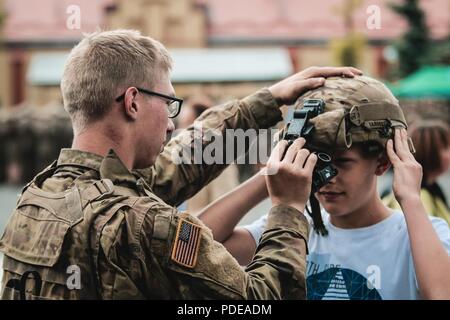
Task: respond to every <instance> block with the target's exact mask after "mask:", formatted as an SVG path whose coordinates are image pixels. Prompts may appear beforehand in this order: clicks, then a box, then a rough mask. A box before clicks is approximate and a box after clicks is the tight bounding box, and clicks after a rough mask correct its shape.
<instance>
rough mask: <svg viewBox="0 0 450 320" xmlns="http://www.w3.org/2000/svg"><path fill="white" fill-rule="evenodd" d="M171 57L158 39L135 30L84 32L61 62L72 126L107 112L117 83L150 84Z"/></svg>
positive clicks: (167, 70) (167, 69) (166, 70)
mask: <svg viewBox="0 0 450 320" xmlns="http://www.w3.org/2000/svg"><path fill="white" fill-rule="evenodd" d="M171 67H172V59H171V57H170V55H169V53H168V52H167V50H166V48H165V47H164V46H163V45H162V44H161V43H160V42H158V41H156V40H154V39H152V38H150V37H145V36H143V35H141V33H140V32H139V31H135V30H114V31H102V32H94V33H91V34H87V35H85V37H84V38H83V40H81V41H80V43H78V44H77V45H76V46H75V47H74V48H73V49H72V51H71V52H70V54H69V57H68V59H67V61H66V63H65V66H64V72H63V76H62V80H61V92H62V96H63V101H64V108H65V109H66V111H67V112H68V113H69V115H70V116H71V119H72V123H73V126H74V129H78V130H81V129H82V128H84V127H85V126H86V125H88V124H89V123H91V122H94V121H95V120H98V119H100V118H101V117H102V116H103V115H104V114H106V113H107V112H108V111H109V110H110V108H111V105H112V102H113V100H114V98H115V95H116V94H117V90H118V89H119V88H120V87H126V86H149V87H150V88H152V87H153V86H154V85H155V83H156V81H157V80H158V77H161V76H162V75H164V72H165V73H168V72H169V71H170V69H171Z"/></svg>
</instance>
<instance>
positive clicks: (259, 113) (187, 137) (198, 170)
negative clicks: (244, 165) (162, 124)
mask: <svg viewBox="0 0 450 320" xmlns="http://www.w3.org/2000/svg"><path fill="white" fill-rule="evenodd" d="M281 120H282V116H281V112H280V110H279V107H278V105H277V102H276V101H275V99H274V98H273V96H272V94H271V93H270V91H269V90H268V89H261V90H260V91H258V92H256V93H255V94H253V95H250V96H248V97H246V98H244V99H242V100H236V101H232V102H229V103H226V104H224V105H221V106H216V107H213V108H210V109H209V110H207V111H206V112H205V113H203V114H202V115H201V117H200V118H198V120H197V121H200V122H201V129H199V128H198V126H191V127H189V128H187V129H186V130H183V131H182V132H181V133H180V134H179V135H177V136H176V137H175V138H174V139H172V140H171V141H170V142H169V143H168V144H167V146H166V147H165V148H164V151H163V152H162V153H161V154H160V156H159V157H158V159H157V160H156V163H155V165H154V166H153V167H152V168H148V169H142V170H136V173H137V174H138V175H139V176H141V177H143V178H144V179H146V181H147V182H149V185H150V186H152V189H153V192H154V193H155V194H156V195H158V196H159V197H160V198H161V199H163V200H164V201H165V202H167V203H168V204H170V205H173V206H176V205H178V204H180V203H182V202H183V201H185V200H186V199H189V198H190V197H191V196H193V195H194V194H196V193H197V192H198V191H199V190H200V189H201V188H203V187H204V186H205V185H206V184H208V183H209V182H210V181H211V180H213V179H214V178H215V177H217V176H218V175H219V174H220V173H221V172H222V171H223V170H224V169H225V168H226V167H227V163H225V162H228V164H229V162H232V161H234V160H235V159H237V158H238V157H239V156H240V155H242V154H243V153H246V152H247V151H248V148H249V145H250V143H246V144H245V147H244V148H243V150H241V151H242V152H241V153H239V152H233V157H231V156H229V155H227V157H230V158H231V159H232V160H231V161H222V163H224V164H214V165H211V163H209V164H207V163H206V162H205V161H197V160H196V159H198V158H194V156H195V153H194V151H193V150H194V149H193V148H194V145H197V146H201V148H197V149H200V150H205V147H206V146H207V145H208V144H210V143H211V142H213V141H215V140H214V139H210V138H209V137H208V138H206V137H207V136H208V135H210V134H211V133H213V134H214V135H221V136H222V137H223V136H225V132H226V131H225V130H226V129H243V130H247V129H255V130H257V129H267V128H269V127H271V126H274V125H275V124H277V123H278V122H279V121H281ZM255 133H256V132H255ZM196 137H199V138H197V139H195V138H196ZM196 141H198V142H196ZM196 143H197V144H196ZM220 148H221V149H222V150H223V153H222V154H226V150H225V148H226V143H223V145H222V146H221V147H220ZM233 151H235V150H233ZM186 154H187V156H186ZM180 155H182V157H180ZM175 158H177V159H178V160H180V159H183V161H180V162H181V164H177V163H176V161H175V162H174V159H175ZM184 160H189V161H184ZM228 160H229V159H228ZM186 162H190V163H186ZM198 162H200V164H198Z"/></svg>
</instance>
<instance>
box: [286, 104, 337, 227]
mask: <svg viewBox="0 0 450 320" xmlns="http://www.w3.org/2000/svg"><path fill="white" fill-rule="evenodd" d="M324 110H325V102H324V101H323V100H322V99H307V100H305V101H304V103H303V108H301V109H300V110H295V111H294V115H293V117H292V120H291V121H290V122H289V123H288V126H287V129H286V133H285V135H284V137H283V139H284V140H287V141H288V145H291V144H292V143H293V142H294V141H295V140H296V139H298V138H301V137H303V138H305V140H306V144H307V143H308V137H311V135H312V133H313V132H314V125H313V124H312V123H311V122H310V121H309V120H310V119H312V118H314V117H316V116H318V115H319V114H321V113H323V112H324ZM310 151H311V152H312V153H315V154H316V155H317V163H316V166H315V167H314V170H313V174H312V186H311V195H310V198H309V202H310V205H311V211H312V212H310V211H309V210H308V208H307V210H308V213H309V214H310V216H311V217H312V219H313V223H314V229H315V230H316V232H317V233H319V234H321V235H327V234H328V231H327V229H326V228H325V226H324V224H323V221H322V216H321V213H320V205H319V202H318V201H317V199H316V197H315V196H314V193H315V192H317V191H318V190H319V189H320V188H322V187H323V186H324V185H326V184H327V183H328V182H330V180H331V179H333V178H334V177H335V176H336V175H337V174H338V171H337V169H336V168H335V167H333V165H332V164H331V156H330V155H329V154H327V153H324V152H321V151H318V150H310Z"/></svg>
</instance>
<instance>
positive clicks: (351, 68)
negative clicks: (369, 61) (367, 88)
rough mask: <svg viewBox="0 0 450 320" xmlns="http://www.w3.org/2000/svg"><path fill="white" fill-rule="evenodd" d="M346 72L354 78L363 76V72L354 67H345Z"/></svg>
mask: <svg viewBox="0 0 450 320" xmlns="http://www.w3.org/2000/svg"><path fill="white" fill-rule="evenodd" d="M347 69H348V72H351V73H352V74H353V75H355V76H360V75H362V74H363V72H362V71H361V70H359V69H357V68H355V67H347Z"/></svg>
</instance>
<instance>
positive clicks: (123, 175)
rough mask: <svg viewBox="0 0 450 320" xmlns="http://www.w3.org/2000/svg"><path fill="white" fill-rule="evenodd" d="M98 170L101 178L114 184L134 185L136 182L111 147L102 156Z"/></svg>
mask: <svg viewBox="0 0 450 320" xmlns="http://www.w3.org/2000/svg"><path fill="white" fill-rule="evenodd" d="M99 172H100V178H101V179H110V180H111V181H112V182H113V183H114V184H123V183H125V184H128V183H129V184H133V185H135V184H136V182H137V179H136V177H135V176H134V175H133V174H132V173H131V172H130V170H128V169H127V167H126V166H125V164H124V163H123V162H122V160H120V158H119V156H118V155H117V154H116V153H115V152H114V150H112V149H110V150H109V152H108V154H107V155H106V156H105V157H104V158H103V160H102V162H101V165H100V169H99Z"/></svg>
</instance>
